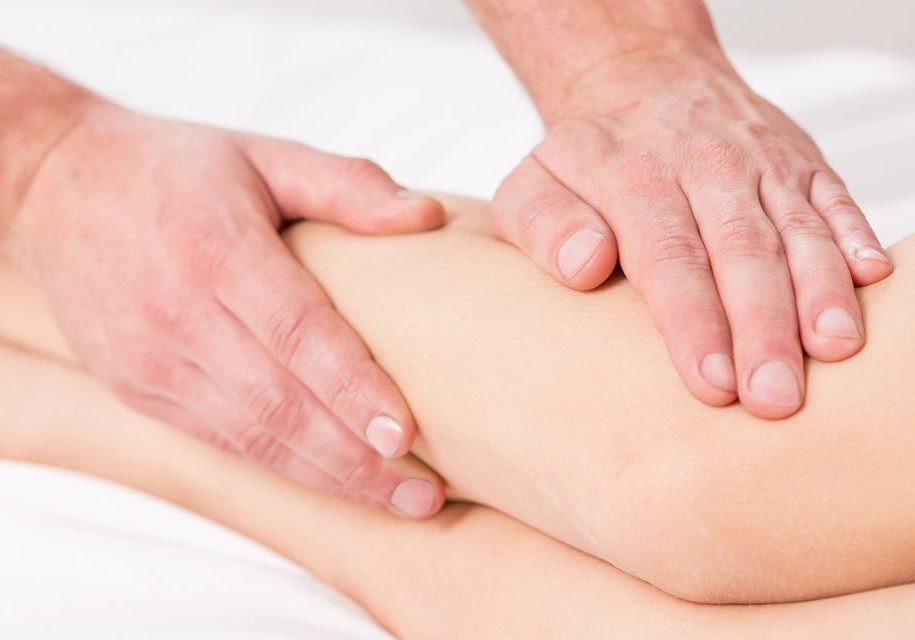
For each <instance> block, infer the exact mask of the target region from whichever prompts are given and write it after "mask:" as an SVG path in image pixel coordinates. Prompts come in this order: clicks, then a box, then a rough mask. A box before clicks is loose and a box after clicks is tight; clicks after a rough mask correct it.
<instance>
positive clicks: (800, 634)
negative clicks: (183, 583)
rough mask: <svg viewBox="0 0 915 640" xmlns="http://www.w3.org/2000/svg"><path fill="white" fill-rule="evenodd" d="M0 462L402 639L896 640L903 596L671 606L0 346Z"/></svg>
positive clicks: (501, 531) (626, 584)
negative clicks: (153, 502) (223, 439)
mask: <svg viewBox="0 0 915 640" xmlns="http://www.w3.org/2000/svg"><path fill="white" fill-rule="evenodd" d="M0 379H2V380H3V381H4V384H3V385H0V423H2V424H3V425H4V427H3V429H2V430H0V456H3V457H11V458H16V459H20V460H28V461H33V462H38V463H43V464H52V465H55V466H61V467H67V468H72V469H77V470H80V471H83V472H87V473H92V474H95V475H99V476H102V477H106V478H109V479H111V480H114V481H117V482H121V483H124V484H128V485H131V486H134V487H136V488H139V489H141V490H143V491H147V492H149V493H152V494H154V495H158V496H160V497H162V498H165V499H167V500H170V501H172V502H175V503H177V504H179V505H182V506H184V507H186V508H189V509H192V510H194V511H197V512H198V513H201V514H202V515H205V516H207V517H210V518H212V519H214V520H217V521H219V522H222V523H223V524H225V525H227V526H229V527H232V528H234V529H236V530H238V531H240V532H241V533H244V534H246V535H248V536H251V537H253V538H255V539H257V540H259V541H261V542H263V543H264V544H266V545H268V546H270V547H272V548H274V549H276V550H277V551H279V552H280V553H282V554H284V555H286V556H288V557H290V558H291V559H293V560H295V561H296V562H298V563H300V564H301V565H302V566H304V567H305V568H307V569H309V570H310V571H312V572H314V573H315V574H316V575H318V576H319V577H321V578H322V579H324V580H326V581H327V582H329V583H330V584H331V585H333V586H335V587H337V588H339V589H342V590H343V591H345V592H346V593H348V594H350V595H351V596H353V597H354V598H355V599H356V600H358V601H359V602H360V603H362V604H363V605H364V606H365V607H366V608H367V609H368V610H369V611H370V612H371V613H372V614H373V615H374V616H375V617H376V618H377V619H378V620H379V621H381V622H382V623H383V624H384V625H385V626H387V627H388V628H389V629H390V630H392V631H393V632H394V633H395V634H397V635H398V636H399V637H403V638H422V639H424V640H425V639H429V638H467V637H499V638H509V637H523V638H582V639H587V638H608V637H613V638H618V637H623V638H629V637H634V638H648V637H650V638H658V639H663V638H677V639H684V640H689V639H690V638H697V639H698V638H701V639H703V640H706V639H707V640H714V639H715V638H733V637H741V638H747V639H753V638H772V637H778V638H785V639H787V640H790V639H792V638H813V637H819V636H825V637H830V638H858V637H860V638H868V639H879V638H900V637H907V635H909V634H911V633H912V632H913V631H915V587H912V586H906V587H895V588H888V589H883V590H880V591H874V592H869V593H863V594H856V595H851V596H844V597H841V598H833V599H829V600H823V601H813V602H805V603H798V604H788V605H768V606H760V607H744V606H715V605H697V604H691V603H687V602H683V601H680V600H677V599H675V598H673V597H671V596H668V595H666V594H664V593H662V592H660V591H658V590H657V589H655V588H654V587H651V586H649V585H647V584H645V583H644V582H641V581H639V580H637V579H635V578H632V577H630V576H628V575H625V574H623V573H622V572H620V571H618V570H616V569H614V568H613V567H610V566H608V565H607V564H606V563H604V562H602V561H600V560H597V559H595V558H593V557H591V556H588V555H586V554H584V553H582V552H580V551H576V550H574V549H572V548H570V547H567V546H566V545H564V544H562V543H560V542H557V541H555V540H553V539H551V538H549V537H547V536H545V535H543V534H541V533H539V532H537V531H535V530H533V529H531V528H530V527H528V526H526V525H524V524H522V523H520V522H518V521H516V520H513V519H511V518H509V517H508V516H505V515H502V514H500V513H497V512H495V511H493V510H491V509H488V508H486V507H480V506H471V505H450V506H448V507H446V509H445V511H444V512H443V514H442V515H441V516H439V517H437V518H435V519H433V520H431V521H427V522H406V521H403V520H401V519H399V518H396V517H393V516H390V515H388V514H385V513H382V512H376V511H371V510H368V509H365V508H363V507H360V506H357V505H353V504H349V503H346V502H343V501H340V500H337V499H335V498H331V497H327V496H322V495H319V494H316V493H313V492H310V491H308V490H306V489H303V488H301V487H299V486H298V485H296V484H294V483H292V482H291V481H288V480H285V479H283V478H281V477H279V476H277V475H275V474H273V473H271V472H269V471H267V470H264V469H262V468H259V467H257V466H255V465H253V464H250V463H247V462H245V461H243V460H241V459H240V458H237V457H235V456H233V455H231V454H228V453H225V452H223V451H220V450H218V449H215V448H213V447H210V446H208V445H206V444H204V443H202V442H198V441H196V440H194V439H192V438H191V437H189V436H186V435H184V434H182V433H180V432H178V431H177V430H175V429H171V428H169V427H166V426H163V425H161V424H158V423H156V422H154V421H152V420H150V419H148V418H145V417H143V416H140V415H137V414H135V413H133V412H131V411H130V410H129V409H127V408H125V407H123V406H122V405H120V404H119V403H118V402H117V401H116V400H115V399H114V398H113V397H112V396H110V395H109V394H108V393H107V392H105V391H104V390H103V389H102V388H101V387H100V386H99V385H98V383H96V382H94V381H92V380H91V379H90V378H89V377H87V376H85V375H84V374H81V373H79V372H77V371H76V370H74V369H72V368H66V367H63V366H61V365H59V364H55V363H52V362H50V361H47V360H43V359H39V358H37V357H35V356H32V355H26V354H24V353H22V352H19V351H15V350H12V349H9V348H0Z"/></svg>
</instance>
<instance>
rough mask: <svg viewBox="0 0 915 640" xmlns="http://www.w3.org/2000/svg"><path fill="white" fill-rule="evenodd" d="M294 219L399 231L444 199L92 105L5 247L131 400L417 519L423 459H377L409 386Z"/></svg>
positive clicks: (428, 502)
mask: <svg viewBox="0 0 915 640" xmlns="http://www.w3.org/2000/svg"><path fill="white" fill-rule="evenodd" d="M303 218H309V219H315V220H326V221H330V222H334V223H337V224H341V225H344V226H346V227H348V228H350V229H353V230H355V231H359V232H364V233H397V232H409V231H419V230H423V229H430V228H434V227H436V226H438V225H440V224H441V223H442V220H443V212H442V209H441V205H439V204H438V203H437V202H435V201H434V200H431V199H429V198H425V197H419V196H413V195H411V194H409V193H405V192H402V191H401V189H400V187H398V186H397V184H395V183H394V182H393V181H392V180H391V179H390V178H389V177H388V176H387V174H385V173H384V172H383V171H382V170H381V169H379V168H378V167H377V166H376V165H374V164H372V163H370V162H368V161H365V160H359V159H352V158H341V157H336V156H332V155H327V154H324V153H321V152H319V151H316V150H314V149H310V148H307V147H304V146H301V145H298V144H294V143H291V142H284V141H279V140H272V139H267V138H262V137H257V136H253V135H246V134H240V133H234V132H228V131H221V130H217V129H212V128H207V127H203V126H196V125H190V124H181V123H177V122H169V121H165V120H157V119H153V118H148V117H143V116H140V115H136V114H133V113H130V112H127V111H125V110H122V109H120V108H117V107H114V106H112V105H109V104H107V103H100V104H98V105H96V106H93V107H92V108H91V109H90V110H89V111H88V112H87V115H86V116H85V117H84V118H83V119H82V120H81V121H80V122H79V123H78V124H77V125H76V126H75V128H73V129H71V130H70V131H69V133H68V134H67V135H66V136H65V137H64V138H63V139H62V140H60V141H59V142H58V143H57V144H56V146H54V147H53V150H52V151H51V152H50V153H49V154H48V155H47V157H46V158H45V159H44V161H43V162H42V163H41V165H40V168H39V170H38V171H37V173H36V174H35V175H34V178H33V180H32V181H31V184H30V185H29V187H28V191H27V193H26V196H25V198H24V200H23V201H22V204H21V207H20V208H19V210H18V211H17V212H16V217H15V219H14V225H13V227H12V237H11V243H12V245H13V246H14V249H15V250H14V252H13V253H14V254H15V255H17V256H19V257H20V262H22V263H23V264H24V265H25V266H26V267H27V268H28V269H29V270H30V271H31V272H32V273H33V274H35V275H36V276H37V277H38V279H39V280H40V282H41V284H42V286H43V288H44V290H45V292H46V293H47V295H48V296H49V298H50V301H51V303H52V306H53V309H54V311H55V312H56V317H57V319H58V320H59V322H60V325H61V326H62V328H63V330H64V332H65V334H66V336H67V337H68V338H69V340H70V341H71V342H72V344H73V346H74V347H75V350H76V352H77V353H78V355H79V356H80V357H81V358H82V359H83V360H84V362H85V363H86V364H87V365H88V367H89V368H90V369H91V370H92V371H93V372H94V373H96V374H97V375H98V376H100V377H101V378H102V379H104V380H105V381H107V382H108V383H109V384H110V385H111V386H112V387H113V388H114V389H115V390H116V391H117V392H118V393H119V395H120V396H121V397H122V398H124V399H126V400H127V401H128V402H130V403H131V404H132V405H134V406H136V407H138V408H139V409H141V410H143V411H145V412H147V413H149V414H152V415H154V416H157V417H159V418H161V419H164V420H166V421H168V422H171V423H174V424H177V425H180V426H183V427H185V428H187V429H189V430H190V431H192V432H193V433H195V434H197V435H200V436H202V437H204V438H207V439H209V440H212V441H216V442H219V443H222V444H225V445H226V446H229V447H231V448H233V449H236V450H238V451H239V452H242V453H244V454H246V455H248V456H250V457H251V458H254V459H256V460H258V461H260V462H262V463H264V464H266V465H269V466H271V467H273V468H275V469H277V470H279V471H280V472H282V473H284V474H287V475H288V476H290V477H292V478H294V479H296V480H298V481H301V482H303V483H305V484H307V485H310V486H312V487H318V488H320V489H325V490H328V491H331V492H333V493H337V494H340V495H344V496H347V497H351V498H354V499H358V500H360V501H363V502H367V503H373V504H377V505H382V506H385V507H388V508H390V509H391V510H392V511H394V512H397V513H401V514H406V515H409V516H414V517H422V516H427V515H431V513H432V512H433V511H435V510H437V509H438V508H439V507H440V505H441V501H442V498H441V493H442V487H441V481H440V480H439V479H438V478H437V477H436V476H435V474H434V473H432V472H431V471H430V470H429V469H427V468H425V467H423V466H422V465H420V463H419V462H417V461H415V460H413V459H403V460H397V461H385V460H383V458H382V456H384V457H387V458H390V457H399V456H403V455H404V454H406V453H407V452H408V450H409V449H410V446H411V443H412V440H413V437H414V434H415V432H416V425H415V424H414V421H413V418H412V417H411V415H410V412H409V409H408V408H407V405H406V403H405V401H404V399H403V398H402V397H401V395H400V394H399V393H398V390H397V389H396V387H395V386H394V383H393V382H392V381H391V379H390V378H389V377H388V376H387V375H386V374H385V373H384V372H383V371H382V370H381V369H380V368H379V366H378V365H377V364H376V363H375V362H374V361H373V360H372V357H371V355H370V354H369V352H368V350H367V349H366V347H365V346H364V344H363V343H362V342H361V341H360V339H359V338H358V337H357V336H356V334H355V333H354V332H353V330H352V329H351V328H350V327H349V326H348V325H347V324H346V322H345V321H344V320H343V319H342V318H341V317H340V316H339V315H338V314H337V312H336V311H335V310H334V308H333V306H332V305H331V303H330V301H329V300H328V298H327V296H326V295H325V294H324V292H323V291H322V290H321V287H320V286H319V285H318V283H317V282H316V281H315V280H314V279H312V277H310V276H309V274H308V273H306V272H305V271H304V270H303V269H302V267H300V265H299V264H298V263H297V262H296V261H295V260H294V259H293V258H292V256H291V255H290V253H289V252H288V251H287V249H286V247H285V246H284V244H283V242H282V240H281V239H280V237H279V235H278V233H277V229H278V228H279V227H280V226H281V225H283V224H284V223H286V222H289V221H292V220H299V219H303ZM376 450H377V452H378V453H380V454H381V456H379V455H378V453H376Z"/></svg>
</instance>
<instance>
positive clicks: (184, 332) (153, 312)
mask: <svg viewBox="0 0 915 640" xmlns="http://www.w3.org/2000/svg"><path fill="white" fill-rule="evenodd" d="M140 307H141V312H142V314H143V315H144V317H145V318H146V320H147V321H148V322H149V323H150V324H151V325H152V326H153V327H156V328H157V329H158V330H161V331H164V332H165V333H166V334H167V335H170V336H175V337H179V338H187V337H190V336H193V335H194V334H195V322H194V317H193V311H192V309H193V305H191V304H188V302H187V301H186V300H184V299H183V298H181V297H180V296H176V295H174V294H169V293H164V292H162V291H151V292H149V293H146V294H143V295H142V297H141V299H140Z"/></svg>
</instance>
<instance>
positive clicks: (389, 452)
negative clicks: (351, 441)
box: [365, 416, 403, 458]
mask: <svg viewBox="0 0 915 640" xmlns="http://www.w3.org/2000/svg"><path fill="white" fill-rule="evenodd" d="M365 439H366V440H368V441H369V444H370V445H372V448H374V449H375V451H377V452H378V453H380V454H381V455H382V456H384V457H385V458H390V457H392V456H393V455H394V454H395V453H397V451H398V450H399V449H400V443H401V442H403V428H402V427H401V426H400V425H399V424H397V422H395V421H394V420H392V419H391V418H389V417H387V416H376V417H374V418H372V420H371V421H370V422H369V426H368V428H367V429H366V430H365Z"/></svg>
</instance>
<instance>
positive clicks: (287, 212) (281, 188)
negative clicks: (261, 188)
mask: <svg viewBox="0 0 915 640" xmlns="http://www.w3.org/2000/svg"><path fill="white" fill-rule="evenodd" d="M235 135H236V137H235V138H234V141H235V142H236V144H237V146H238V147H239V148H240V149H241V150H242V151H243V152H244V153H245V155H246V156H247V157H248V159H249V160H250V161H251V163H252V164H253V165H254V167H255V169H256V170H257V171H258V172H259V173H260V174H261V177H262V178H263V179H264V182H265V183H266V185H267V188H268V189H269V190H270V192H271V194H272V196H273V199H274V200H275V201H276V203H277V205H278V206H279V208H280V211H281V213H282V214H283V217H284V219H286V220H303V219H306V218H307V219H309V220H321V221H323V222H332V223H334V224H339V225H341V226H343V227H346V228H348V229H351V230H352V231H357V232H359V233H373V234H374V233H378V234H383V233H407V232H412V231H426V230H429V229H435V228H438V227H440V226H441V225H442V224H444V222H445V211H444V208H443V207H442V205H441V203H439V202H438V201H437V200H435V199H434V198H431V197H429V196H425V195H421V194H417V193H413V192H411V191H407V190H405V189H404V188H403V187H401V186H400V185H398V184H397V183H396V182H394V180H393V179H392V178H391V176H389V175H388V174H387V173H386V172H385V171H384V169H382V168H381V167H379V166H378V165H377V164H375V163H374V162H372V161H371V160H366V159H364V158H348V157H342V156H336V155H332V154H328V153H324V152H322V151H318V150H317V149H313V148H311V147H308V146H305V145H302V144H298V143H296V142H291V141H288V140H278V139H274V138H265V137H260V136H254V135H248V134H235Z"/></svg>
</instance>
